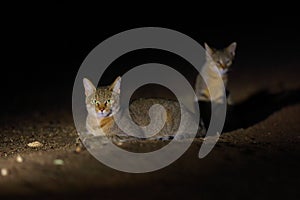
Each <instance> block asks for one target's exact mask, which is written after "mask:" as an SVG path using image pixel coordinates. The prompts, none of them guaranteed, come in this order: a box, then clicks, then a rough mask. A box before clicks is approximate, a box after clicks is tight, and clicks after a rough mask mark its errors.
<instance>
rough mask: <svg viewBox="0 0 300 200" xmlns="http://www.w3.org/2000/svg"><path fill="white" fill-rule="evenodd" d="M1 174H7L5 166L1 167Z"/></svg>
mask: <svg viewBox="0 0 300 200" xmlns="http://www.w3.org/2000/svg"><path fill="white" fill-rule="evenodd" d="M1 175H2V176H7V175H8V170H7V169H6V168H2V169H1Z"/></svg>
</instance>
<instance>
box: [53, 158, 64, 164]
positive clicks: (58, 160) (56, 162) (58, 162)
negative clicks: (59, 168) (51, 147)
mask: <svg viewBox="0 0 300 200" xmlns="http://www.w3.org/2000/svg"><path fill="white" fill-rule="evenodd" d="M53 164H54V165H64V161H63V160H62V159H55V160H54V161H53Z"/></svg>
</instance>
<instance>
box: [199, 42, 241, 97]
mask: <svg viewBox="0 0 300 200" xmlns="http://www.w3.org/2000/svg"><path fill="white" fill-rule="evenodd" d="M205 48H206V63H205V64H204V66H203V67H202V68H201V75H202V76H201V75H200V74H199V75H198V76H197V79H196V84H195V92H196V95H197V100H198V101H212V102H215V103H225V102H224V97H225V90H222V88H224V87H225V89H226V88H227V82H228V73H227V72H228V70H229V68H230V66H231V65H232V62H233V59H234V56H235V49H236V43H235V42H234V43H232V44H230V45H229V46H228V47H226V48H224V49H221V50H217V49H213V48H211V47H209V46H208V45H207V44H206V43H205ZM218 77H220V78H218ZM208 86H209V87H210V90H209V89H208ZM222 86H223V87H222ZM209 91H210V92H209ZM227 98H228V97H227Z"/></svg>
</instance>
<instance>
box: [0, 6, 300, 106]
mask: <svg viewBox="0 0 300 200" xmlns="http://www.w3.org/2000/svg"><path fill="white" fill-rule="evenodd" d="M149 4H150V3H149ZM155 5H156V6H154V8H152V7H153V5H152V4H151V5H149V6H148V5H140V6H141V9H138V8H136V7H130V6H127V7H123V6H122V5H119V6H118V8H116V7H112V6H107V5H97V6H96V5H89V4H88V3H86V4H84V5H81V4H77V5H76V8H73V5H72V4H70V3H59V2H55V3H52V4H43V5H36V4H33V5H28V4H26V5H18V6H16V5H10V6H9V7H7V9H8V10H9V12H7V13H8V14H4V15H3V18H2V21H3V24H2V34H3V36H2V39H3V43H2V49H3V50H4V51H2V55H3V57H2V58H3V59H2V67H1V69H2V73H1V75H2V78H1V90H2V94H5V95H4V98H1V100H2V101H3V102H4V104H2V105H4V108H7V106H6V105H7V103H8V104H11V105H14V106H12V107H18V110H19V111H20V109H19V107H21V108H22V109H23V108H26V107H28V106H27V102H34V103H33V104H35V103H39V101H44V100H40V99H45V96H47V95H53V94H55V92H57V94H58V93H64V95H65V96H69V97H70V95H71V90H72V85H73V82H74V79H75V76H76V73H77V70H78V69H79V67H80V65H81V63H82V62H83V60H84V58H85V57H86V56H87V55H88V53H89V52H90V51H91V50H92V49H93V48H94V47H95V46H97V45H98V44H99V43H101V42H102V41H103V40H105V39H106V38H108V37H110V36H112V35H114V34H117V33H119V32H122V31H125V30H128V29H131V28H137V27H145V26H157V27H165V28H170V29H174V30H177V31H180V32H182V33H184V34H186V35H188V36H190V37H192V38H194V39H195V40H196V41H198V42H199V43H201V44H203V43H204V42H207V43H208V44H210V45H211V46H214V47H217V48H222V47H225V46H227V45H229V44H230V43H231V42H233V41H236V42H237V44H238V48H237V60H236V62H237V63H239V62H240V61H241V60H244V61H245V60H246V61H247V62H248V63H249V62H250V63H252V66H253V67H254V68H255V65H256V63H258V62H259V63H266V65H265V67H270V69H272V64H270V63H271V62H272V63H282V64H283V65H284V62H285V61H286V60H293V59H296V58H297V57H298V56H299V55H300V50H299V49H300V48H299V44H300V41H299V36H298V35H299V33H300V32H299V30H298V18H299V17H298V16H297V15H296V13H295V12H292V11H291V12H289V13H288V14H285V13H284V12H283V10H278V11H271V10H273V9H267V10H263V12H259V11H257V10H250V12H249V14H248V13H243V10H242V9H241V10H239V11H242V12H240V13H237V10H236V9H230V8H229V9H226V8H225V7H224V10H220V11H217V10H213V9H212V7H201V8H200V7H198V8H197V7H193V6H192V5H191V6H190V7H188V8H186V7H181V5H178V4H176V5H169V6H166V7H162V8H161V9H158V8H159V7H160V6H161V5H160V4H155ZM218 7H222V6H221V5H220V6H218ZM92 8H93V9H92ZM149 55H150V56H149ZM175 57H176V56H175ZM175 57H174V55H173V58H174V60H176V58H175ZM134 58H135V57H134V54H133V55H131V57H130V58H129V59H127V61H126V62H128V60H131V61H133V63H130V61H129V63H130V64H131V65H133V64H138V63H143V62H147V61H152V60H153V59H154V60H155V59H156V60H157V61H159V60H162V61H161V62H164V61H163V60H164V59H166V58H165V56H162V55H160V54H159V52H154V53H153V52H152V53H151V52H150V53H149V52H148V53H147V52H146V53H139V54H137V56H136V58H138V59H139V61H138V62H135V63H134ZM168 58H169V59H170V60H172V56H169V57H168ZM125 60H126V59H125ZM152 62H153V61H152ZM121 63H122V62H121ZM167 63H168V62H167ZM130 64H128V65H127V66H130ZM168 64H170V65H172V63H168ZM124 66H126V65H124ZM248 66H251V65H248ZM114 67H115V68H116V69H114V70H111V71H114V72H115V74H112V75H111V76H110V77H108V80H104V83H105V84H106V83H109V82H110V81H111V80H113V79H114V78H115V76H117V75H119V74H118V73H119V72H120V69H117V68H118V66H114ZM131 67H132V66H131ZM239 67H240V68H243V65H242V64H241V65H240V66H239ZM282 70H285V69H284V66H283V68H282ZM104 79H105V78H104ZM33 96H34V98H32V97H33ZM41 96H43V97H44V98H40V97H41ZM57 98H58V99H57V100H56V101H57V102H58V101H59V98H61V96H57ZM54 99H55V98H54ZM66 99H68V100H70V99H69V98H68V97H66ZM47 103H51V102H47ZM52 103H53V102H52Z"/></svg>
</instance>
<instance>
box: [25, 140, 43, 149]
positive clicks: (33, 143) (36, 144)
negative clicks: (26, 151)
mask: <svg viewBox="0 0 300 200" xmlns="http://www.w3.org/2000/svg"><path fill="white" fill-rule="evenodd" d="M27 146H29V147H32V148H37V147H42V146H43V144H42V143H40V142H39V141H35V142H31V143H28V144H27Z"/></svg>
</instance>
